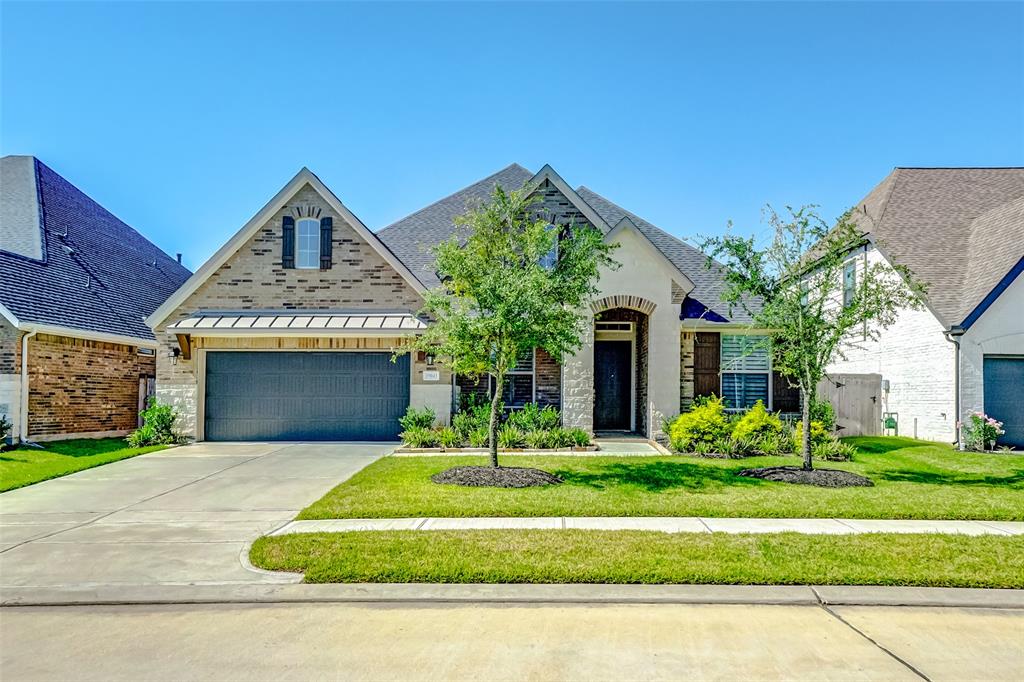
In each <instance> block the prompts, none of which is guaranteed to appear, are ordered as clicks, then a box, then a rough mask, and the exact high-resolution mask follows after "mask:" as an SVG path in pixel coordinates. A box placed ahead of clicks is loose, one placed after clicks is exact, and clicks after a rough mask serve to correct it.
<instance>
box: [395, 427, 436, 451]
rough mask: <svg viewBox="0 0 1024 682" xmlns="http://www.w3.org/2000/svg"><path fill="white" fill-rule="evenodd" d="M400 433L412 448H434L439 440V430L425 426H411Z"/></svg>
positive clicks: (403, 440)
mask: <svg viewBox="0 0 1024 682" xmlns="http://www.w3.org/2000/svg"><path fill="white" fill-rule="evenodd" d="M398 435H399V436H401V438H402V442H403V443H405V444H406V445H408V446H409V447H411V448H432V447H434V446H435V445H437V442H438V439H437V436H438V433H437V431H434V430H433V429H429V428H426V427H423V426H411V427H409V428H407V429H405V430H404V431H402V433H400V434H398Z"/></svg>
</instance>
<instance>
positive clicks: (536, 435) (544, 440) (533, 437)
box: [523, 429, 551, 450]
mask: <svg viewBox="0 0 1024 682" xmlns="http://www.w3.org/2000/svg"><path fill="white" fill-rule="evenodd" d="M550 434H551V432H550V431H541V430H539V429H537V430H534V431H527V432H526V433H525V434H523V440H524V441H526V447H528V448H531V449H533V450H540V449H542V448H548V447H551V446H550V445H548V443H549V441H550V440H551V439H550V437H549V436H550Z"/></svg>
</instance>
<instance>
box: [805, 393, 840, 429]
mask: <svg viewBox="0 0 1024 682" xmlns="http://www.w3.org/2000/svg"><path fill="white" fill-rule="evenodd" d="M811 421H819V422H821V425H822V426H824V427H825V430H826V431H828V432H829V433H831V432H832V431H835V429H836V412H835V410H833V409H832V403H830V402H829V401H827V400H814V401H811Z"/></svg>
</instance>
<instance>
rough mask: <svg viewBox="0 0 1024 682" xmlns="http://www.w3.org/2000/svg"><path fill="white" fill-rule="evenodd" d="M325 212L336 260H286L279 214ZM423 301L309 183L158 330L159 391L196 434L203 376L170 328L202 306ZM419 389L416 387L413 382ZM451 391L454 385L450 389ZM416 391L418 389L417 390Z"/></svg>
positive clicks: (392, 306) (395, 307) (415, 304)
mask: <svg viewBox="0 0 1024 682" xmlns="http://www.w3.org/2000/svg"><path fill="white" fill-rule="evenodd" d="M307 207H312V208H314V209H318V210H319V211H320V216H321V217H324V216H330V217H332V218H333V219H334V231H333V258H334V265H333V267H332V268H330V269H328V270H319V269H308V270H307V269H291V268H289V269H285V268H283V267H281V219H282V217H283V216H285V215H294V213H293V209H294V208H301V209H302V210H303V212H305V210H306V208H307ZM422 305H423V300H422V298H421V297H420V295H419V294H418V293H417V292H416V290H415V289H413V288H412V286H411V285H410V284H409V283H408V282H406V281H405V279H404V278H403V277H402V276H401V275H400V274H399V273H398V272H397V271H395V270H394V269H393V268H392V267H391V266H390V265H388V263H387V262H386V261H385V260H384V259H383V257H381V256H380V254H379V253H377V251H376V250H375V249H374V248H373V247H372V246H370V244H369V243H367V242H366V241H365V240H364V239H363V238H362V237H360V236H359V235H358V234H357V233H356V231H355V230H354V229H353V228H352V226H351V225H349V224H348V223H347V222H346V221H345V219H344V218H342V217H341V216H340V215H337V214H336V213H335V212H334V211H332V210H331V209H330V207H329V206H328V205H327V202H326V201H324V199H323V197H321V196H320V194H319V193H318V192H316V191H315V190H314V189H313V188H312V187H311V186H309V185H306V186H304V187H303V188H302V189H300V190H299V191H298V192H296V194H295V196H294V197H293V198H292V199H291V200H290V201H289V202H288V204H287V205H286V206H285V207H283V208H282V209H281V210H280V211H278V212H277V213H276V214H275V215H274V216H272V217H271V218H270V219H269V220H268V221H267V222H266V223H265V224H264V225H263V226H262V227H261V228H260V229H259V230H257V231H256V233H255V234H254V235H253V236H252V237H250V238H249V240H248V241H247V242H246V243H245V244H243V245H242V246H241V247H240V248H239V249H238V251H237V252H236V253H235V254H234V255H233V256H231V258H230V259H229V260H228V261H227V262H226V263H225V264H224V265H222V266H221V267H220V269H218V270H217V271H216V272H214V273H213V274H212V275H210V277H209V278H208V279H207V280H206V281H205V282H204V283H203V284H202V286H200V287H199V289H197V290H196V291H195V292H194V293H193V294H192V295H191V296H189V297H188V299H187V300H186V301H185V302H184V303H183V304H182V305H181V306H179V307H178V308H177V310H175V311H174V313H172V314H171V315H170V317H168V318H167V319H166V320H165V321H164V322H163V323H162V324H161V325H160V327H159V328H158V329H157V330H156V336H157V340H158V341H159V342H160V344H161V349H160V350H159V351H158V360H157V395H158V396H159V397H160V399H161V400H164V401H167V402H170V403H172V404H174V405H175V406H176V407H177V409H178V410H179V413H180V414H181V419H180V421H179V424H178V428H179V429H180V430H181V431H182V432H183V433H185V434H195V433H196V423H197V410H198V378H197V376H196V356H195V354H193V356H192V359H190V360H185V359H184V358H179V359H178V361H177V362H176V363H172V362H171V361H170V360H169V358H168V353H170V352H171V351H172V350H173V349H174V348H176V347H177V345H178V342H177V339H176V337H175V336H174V335H173V334H170V333H168V332H167V330H166V327H167V325H169V324H172V323H174V322H176V321H178V320H180V319H183V318H185V317H188V316H189V315H191V314H193V313H194V312H196V311H197V310H201V309H212V310H230V311H236V310H255V309H264V310H282V309H283V310H339V309H346V310H357V309H358V310H368V311H369V310H379V311H385V310H387V311H410V312H415V311H417V310H419V309H420V308H421V307H422ZM414 388H415V387H414ZM449 390H450V388H449ZM414 392H415V390H414Z"/></svg>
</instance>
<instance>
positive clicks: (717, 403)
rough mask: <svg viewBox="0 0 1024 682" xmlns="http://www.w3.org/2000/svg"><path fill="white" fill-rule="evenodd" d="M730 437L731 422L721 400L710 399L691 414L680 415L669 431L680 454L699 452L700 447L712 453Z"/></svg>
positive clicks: (694, 408) (691, 411) (695, 404)
mask: <svg viewBox="0 0 1024 682" xmlns="http://www.w3.org/2000/svg"><path fill="white" fill-rule="evenodd" d="M729 435H730V432H729V420H728V418H727V417H726V416H725V404H724V403H723V401H722V399H721V398H715V397H712V398H708V399H706V400H703V401H701V404H699V405H698V404H697V402H696V401H694V407H693V409H691V410H690V411H689V412H684V413H683V414H681V415H679V416H678V417H677V418H676V420H675V422H674V423H673V424H672V428H671V430H670V431H669V438H670V440H671V441H672V447H673V448H675V449H676V450H677V451H679V452H697V451H698V450H697V449H698V447H701V449H702V450H704V451H706V452H710V451H711V449H712V448H713V446H714V445H715V444H716V443H717V442H719V441H720V440H722V439H724V438H726V437H727V436H729Z"/></svg>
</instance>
